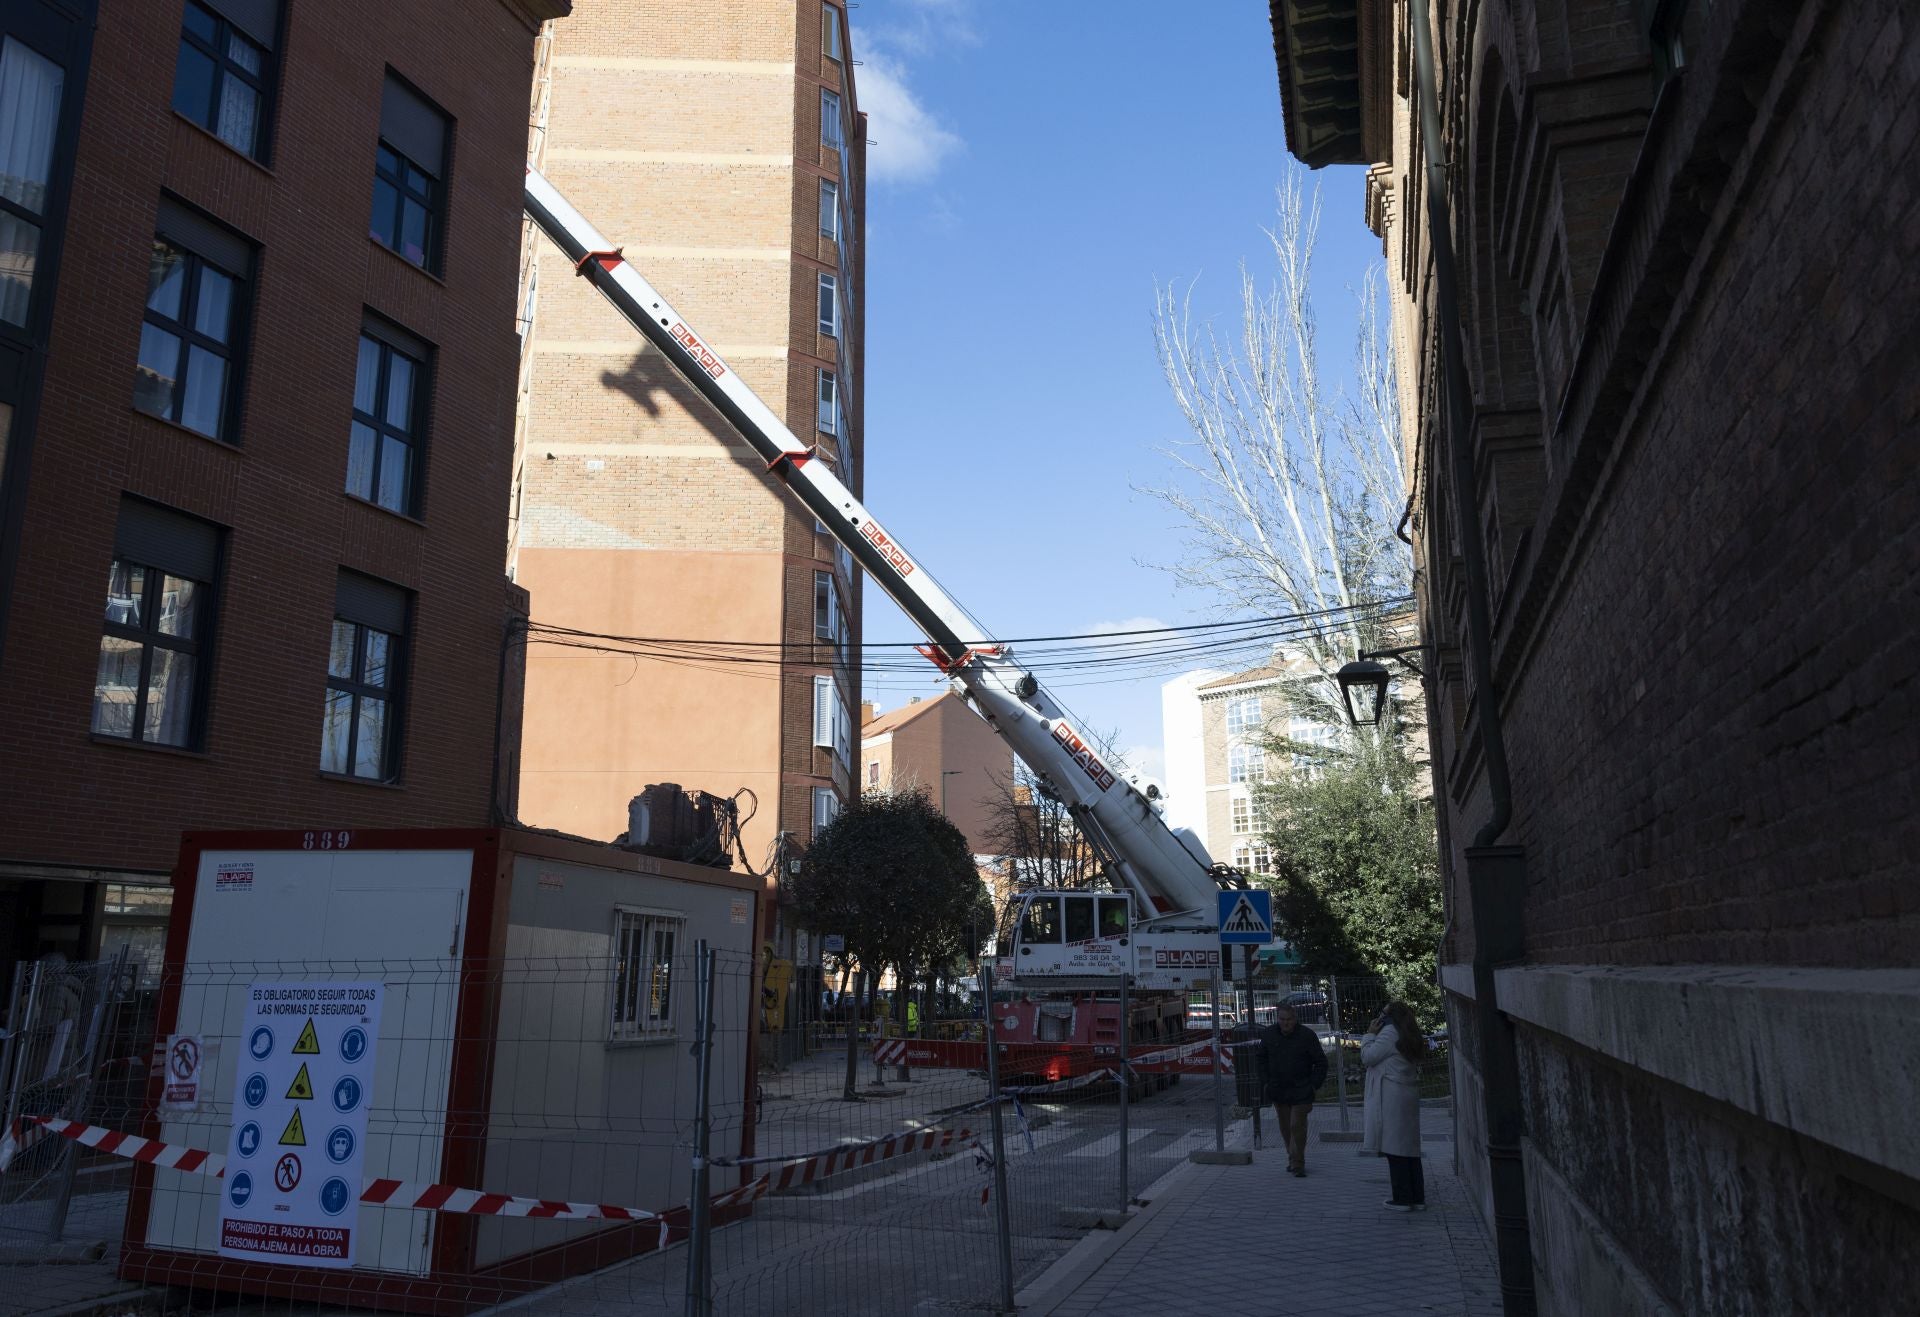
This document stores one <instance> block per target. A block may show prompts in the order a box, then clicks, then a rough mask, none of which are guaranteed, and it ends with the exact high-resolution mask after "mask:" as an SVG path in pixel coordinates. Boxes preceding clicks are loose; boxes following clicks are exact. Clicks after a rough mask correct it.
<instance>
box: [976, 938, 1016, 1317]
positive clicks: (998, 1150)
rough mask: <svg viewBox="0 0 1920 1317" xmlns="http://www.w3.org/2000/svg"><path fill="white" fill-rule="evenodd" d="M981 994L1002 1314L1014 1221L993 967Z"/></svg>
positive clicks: (984, 974)
mask: <svg viewBox="0 0 1920 1317" xmlns="http://www.w3.org/2000/svg"><path fill="white" fill-rule="evenodd" d="M980 992H981V996H982V997H984V998H985V1002H986V1022H987V1112H988V1122H987V1123H988V1125H989V1126H990V1127H991V1129H992V1130H993V1218H994V1219H993V1229H994V1235H995V1241H996V1242H997V1243H998V1245H999V1252H1000V1310H1001V1311H1002V1312H1013V1311H1014V1306H1013V1221H1012V1218H1011V1217H1010V1216H1009V1215H1008V1212H1007V1133H1006V1125H1005V1123H1004V1122H1003V1121H1002V1119H1001V1114H1000V1047H999V1041H998V1038H997V1036H996V1034H995V1032H994V1013H993V967H992V966H991V965H988V964H986V963H985V962H982V963H981V966H980Z"/></svg>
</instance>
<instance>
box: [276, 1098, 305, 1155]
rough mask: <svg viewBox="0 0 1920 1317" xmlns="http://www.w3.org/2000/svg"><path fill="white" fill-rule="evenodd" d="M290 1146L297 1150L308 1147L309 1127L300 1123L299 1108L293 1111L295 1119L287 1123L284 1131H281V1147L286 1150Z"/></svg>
mask: <svg viewBox="0 0 1920 1317" xmlns="http://www.w3.org/2000/svg"><path fill="white" fill-rule="evenodd" d="M289 1144H291V1145H292V1146H294V1147H296V1148H304V1147H306V1146H307V1127H306V1126H305V1125H304V1124H302V1123H301V1121H300V1108H298V1107H295V1108H294V1109H293V1119H292V1120H290V1121H288V1122H287V1127H286V1128H285V1129H284V1130H282V1131H280V1146H281V1147H283V1148H284V1147H286V1146H287V1145H289Z"/></svg>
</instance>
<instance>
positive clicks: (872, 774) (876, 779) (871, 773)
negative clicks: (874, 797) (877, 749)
mask: <svg viewBox="0 0 1920 1317" xmlns="http://www.w3.org/2000/svg"><path fill="white" fill-rule="evenodd" d="M867 785H868V786H870V787H872V788H874V789H875V790H876V791H877V790H879V788H880V765H879V764H868V765H867Z"/></svg>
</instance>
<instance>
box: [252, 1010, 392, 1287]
mask: <svg viewBox="0 0 1920 1317" xmlns="http://www.w3.org/2000/svg"><path fill="white" fill-rule="evenodd" d="M380 999H381V985H380V984H378V983H256V984H253V985H252V986H251V987H250V988H248V989H247V1015H246V1022H245V1023H244V1024H242V1025H241V1027H240V1047H239V1064H238V1065H237V1066H236V1067H235V1069H234V1080H233V1082H234V1095H233V1130H232V1133H231V1134H230V1135H229V1136H228V1140H227V1174H226V1178H225V1180H224V1182H223V1183H222V1185H221V1189H220V1213H219V1216H218V1220H219V1223H220V1225H219V1229H220V1238H219V1241H218V1243H219V1249H220V1256H222V1257H228V1258H247V1259H251V1260H254V1261H264V1262H283V1263H289V1264H292V1265H295V1266H303V1267H350V1266H352V1265H353V1235H354V1230H355V1227H356V1225H357V1224H358V1216H359V1209H360V1186H361V1181H362V1178H363V1165H362V1163H363V1161H364V1149H365V1145H366V1141H367V1108H368V1106H369V1105H370V1102H371V1099H372V1095H373V1069H374V1056H375V1052H376V1051H377V1050H378V1049H377V1047H376V1044H377V1043H378V1041H379V1038H380Z"/></svg>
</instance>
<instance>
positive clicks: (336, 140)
mask: <svg viewBox="0 0 1920 1317" xmlns="http://www.w3.org/2000/svg"><path fill="white" fill-rule="evenodd" d="M566 11H567V4H566V0H414V2H413V3H408V4H405V5H394V4H378V3H373V0H336V3H333V4H329V5H325V6H317V5H307V4H282V3H280V2H279V0H12V2H11V3H9V4H7V5H6V6H4V7H3V8H0V435H4V445H3V447H0V453H3V454H4V466H3V467H0V723H3V724H4V725H5V726H6V728H7V731H8V737H7V742H8V755H7V759H6V768H5V773H4V789H0V975H4V974H5V973H6V971H7V969H8V967H9V962H11V961H14V960H17V959H24V958H28V957H32V956H35V955H39V954H42V953H44V952H49V951H53V952H60V953H62V954H65V955H67V956H68V957H70V958H75V959H88V958H91V957H93V956H95V955H97V954H100V953H101V951H102V950H103V946H104V948H105V949H109V950H110V949H111V948H112V947H113V946H114V945H115V944H116V943H117V942H118V941H129V942H133V943H136V944H141V945H142V946H143V947H144V948H149V949H152V948H157V946H158V941H159V934H160V930H161V929H163V928H164V924H165V919H166V912H167V907H168V893H167V890H166V887H165V883H166V874H167V872H168V870H169V869H170V868H171V866H172V863H173V860H174V857H175V853H176V850H177V848H178V844H179V842H178V839H179V834H180V832H181V831H182V830H183V829H191V828H227V829H231V828H287V827H295V828H298V827H302V826H308V827H314V828H324V829H328V830H331V831H334V832H336V833H337V832H338V831H340V830H347V831H349V832H351V831H353V830H357V829H365V828H397V827H428V826H452V825H465V826H483V825H485V824H487V823H489V822H490V821H491V820H492V819H493V817H494V805H495V800H496V796H495V791H494V786H495V783H494V763H495V753H496V747H497V746H498V745H499V743H500V740H501V739H506V740H509V741H510V740H511V737H512V735H513V731H514V728H515V726H516V723H517V716H516V714H515V712H514V709H513V707H512V706H513V699H514V691H515V689H516V685H517V683H516V681H515V680H514V679H513V677H512V674H511V671H510V668H503V666H502V665H503V655H504V654H505V652H506V651H505V649H504V647H503V643H502V642H503V638H504V635H505V633H506V629H507V622H508V618H509V614H510V613H512V612H514V611H516V610H523V609H524V596H523V595H521V594H520V592H519V591H517V590H514V589H513V588H511V587H510V586H509V585H508V583H507V582H506V581H505V580H504V579H503V575H502V570H501V555H500V551H499V545H500V540H501V537H502V536H503V534H504V531H505V528H506V513H507V494H508V488H509V473H510V458H511V455H512V434H511V428H510V418H511V404H512V398H513V368H514V349H513V345H512V342H511V339H510V338H509V337H508V327H509V326H510V325H511V324H512V322H513V315H514V302H513V297H514V270H515V265H516V251H517V247H518V242H519V233H520V226H519V219H518V216H519V212H520V203H519V197H520V191H521V177H522V175H521V153H522V148H523V146H524V142H525V123H524V119H523V111H524V102H523V101H522V99H521V98H520V97H519V96H518V95H517V94H514V95H508V96H504V97H503V96H500V95H498V94H497V90H496V89H498V88H501V87H516V86H520V85H524V83H525V80H526V78H527V76H528V73H529V70H530V68H531V65H532V52H533V43H534V36H535V32H536V31H537V29H538V27H539V24H540V23H541V22H543V21H545V20H549V19H553V18H556V17H559V16H561V15H564V14H565V13H566ZM456 144H457V148H458V149H457V151H456V149H455V147H456ZM503 705H504V706H505V707H504V708H503Z"/></svg>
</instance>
